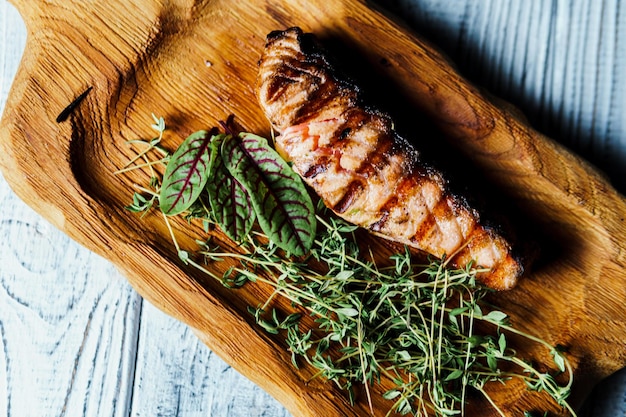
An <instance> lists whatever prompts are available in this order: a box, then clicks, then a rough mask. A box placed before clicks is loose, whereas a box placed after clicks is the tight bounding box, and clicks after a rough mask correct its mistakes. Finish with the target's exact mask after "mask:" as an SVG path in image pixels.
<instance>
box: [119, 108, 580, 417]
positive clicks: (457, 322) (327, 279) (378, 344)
mask: <svg viewBox="0 0 626 417" xmlns="http://www.w3.org/2000/svg"><path fill="white" fill-rule="evenodd" d="M156 120H157V119H156V118H155V121H156ZM155 126H156V128H157V130H158V128H159V127H161V128H164V125H163V126H159V125H158V124H157V125H155ZM160 136H162V130H161V133H160ZM159 140H160V139H159ZM156 145H158V141H152V142H150V143H149V147H152V148H154V147H156ZM146 154H147V152H144V153H143V154H142V158H144V159H145V158H146ZM161 162H164V163H166V162H167V157H166V156H165V159H162V160H161ZM141 166H148V167H150V169H152V168H151V167H152V164H151V163H149V162H148V161H145V163H144V164H142V165H141ZM155 178H158V177H157V176H155V175H152V179H151V181H150V189H152V191H150V189H142V190H140V192H138V193H135V195H134V197H133V204H131V205H130V206H129V209H130V210H131V211H136V212H146V211H148V210H151V209H154V208H157V207H158V200H157V199H156V198H155V196H158V193H159V189H158V187H159V182H158V180H155ZM184 216H185V217H186V218H187V219H188V220H191V219H195V218H199V219H200V220H201V221H202V222H203V223H204V224H205V229H206V228H207V227H206V225H208V224H213V223H214V222H213V218H212V215H211V211H210V210H209V209H208V207H207V206H206V205H205V204H202V202H201V201H200V202H198V204H196V205H194V206H192V207H191V208H190V209H189V211H188V212H187V213H184ZM163 218H164V220H165V221H166V223H167V227H168V230H169V232H170V235H171V237H172V240H173V242H174V245H175V247H176V250H177V252H178V255H179V257H180V259H181V260H182V261H183V262H184V263H185V264H187V265H191V266H193V267H195V268H196V269H198V270H200V271H202V272H203V273H205V274H207V275H208V276H210V277H212V278H214V279H216V280H219V281H220V282H221V283H222V284H223V285H225V286H227V287H229V288H238V287H241V286H243V285H250V284H252V283H262V284H265V285H269V286H270V287H271V288H272V292H271V294H270V295H269V297H268V298H267V299H266V300H263V301H261V302H259V304H258V305H257V306H254V307H252V306H251V307H249V311H250V312H251V314H253V315H254V318H255V320H256V322H257V323H258V325H259V326H261V327H262V328H263V329H265V330H266V331H267V332H269V333H272V334H282V335H284V337H285V342H286V344H287V346H288V349H289V351H290V353H291V359H292V362H293V365H294V366H296V367H301V366H302V365H304V364H307V365H309V366H311V367H313V368H314V369H316V373H315V375H314V377H322V378H326V379H328V380H330V381H333V382H334V383H335V384H337V385H338V386H339V387H341V388H342V389H345V390H346V391H347V392H348V393H349V396H350V398H351V400H352V401H354V400H355V393H356V392H357V390H358V388H359V387H364V390H365V394H366V398H367V401H368V403H369V404H370V407H372V399H371V396H372V393H371V390H370V387H371V386H373V385H374V384H377V383H379V382H380V381H381V380H382V379H383V378H384V379H386V380H387V381H391V382H392V383H393V387H391V388H389V389H388V390H387V391H386V392H385V393H384V394H383V397H384V398H385V399H387V400H389V401H390V407H389V411H388V413H387V415H391V414H393V413H400V414H412V415H414V416H430V415H435V416H452V415H461V416H463V415H464V414H465V406H466V403H467V397H468V392H469V391H475V392H478V393H481V394H482V395H484V396H485V398H486V399H487V401H488V402H489V403H490V404H491V405H492V406H493V407H494V409H496V410H497V411H498V412H499V413H500V414H501V415H502V416H504V413H503V411H502V410H500V409H499V408H498V406H497V404H496V403H495V402H494V401H493V400H492V399H491V398H490V397H489V394H488V392H487V390H486V389H485V386H486V385H487V384H489V383H492V382H498V383H505V382H506V381H508V380H510V379H513V378H519V379H521V380H523V381H524V382H525V384H526V386H527V387H528V389H530V390H533V391H538V392H542V391H543V392H546V393H548V394H549V395H550V396H551V397H552V398H553V399H554V401H555V402H556V403H557V404H559V405H560V406H562V407H563V408H565V409H566V410H567V411H568V412H569V413H570V414H571V415H573V416H575V412H574V410H573V409H572V408H571V407H570V405H569V404H568V403H567V398H568V396H569V393H570V390H571V385H572V378H573V376H572V375H573V372H572V368H571V365H570V364H569V362H568V360H567V358H566V357H565V356H563V355H562V353H561V352H560V351H559V350H558V349H557V348H555V347H553V346H551V345H550V344H549V343H547V342H546V341H544V340H542V339H540V338H538V337H536V336H533V335H530V334H527V333H525V332H523V331H520V330H518V329H516V328H515V327H513V325H512V324H511V323H510V322H509V317H508V316H507V315H506V314H505V313H504V312H501V311H497V310H492V311H487V303H485V302H484V298H485V296H486V295H487V294H489V292H490V290H488V289H486V288H484V287H482V286H481V285H480V284H479V283H477V281H476V274H477V273H478V272H480V271H479V270H476V269H474V268H472V267H471V265H470V266H467V267H466V268H463V269H458V270H455V269H451V268H448V267H447V265H446V262H445V260H431V261H429V262H426V263H420V262H416V260H415V258H414V257H413V256H412V254H411V252H410V251H409V250H408V249H405V250H404V251H403V252H399V253H396V254H394V255H392V256H391V257H389V259H388V260H387V261H386V262H385V263H384V264H383V263H382V262H379V263H380V264H377V262H376V260H375V259H378V258H375V257H374V256H373V254H372V253H371V251H372V249H371V248H369V247H365V248H362V247H360V246H359V245H358V243H357V242H358V238H357V234H358V230H357V227H356V226H354V225H351V224H348V223H346V222H344V221H342V220H341V219H338V218H335V217H333V216H332V215H328V214H327V213H325V212H324V211H323V210H320V212H319V213H318V215H317V224H318V225H319V226H318V230H317V234H316V236H315V239H314V241H313V246H312V248H311V251H310V254H309V255H308V258H306V259H303V258H293V257H286V256H284V252H282V251H281V250H279V249H278V247H277V246H276V245H275V244H273V243H272V241H271V240H270V239H268V238H267V236H265V235H264V234H263V233H260V232H258V231H252V232H251V233H250V234H249V235H248V238H247V239H246V240H245V242H243V243H242V244H241V245H240V246H239V247H240V249H241V251H240V252H229V251H224V250H222V249H221V248H220V247H217V246H215V245H213V244H212V243H211V241H210V240H209V241H198V244H199V250H198V251H197V254H195V255H192V254H189V253H188V252H187V251H185V250H182V249H181V248H180V246H179V245H178V243H177V241H176V236H175V231H174V230H173V228H172V227H171V225H170V224H169V220H168V216H165V215H164V216H163ZM225 259H230V260H231V261H235V265H237V266H234V267H231V268H229V269H228V270H226V271H225V272H224V273H217V272H215V269H214V268H212V267H211V264H212V263H215V262H219V261H223V260H225ZM312 265H315V267H314V266H312ZM278 297H282V298H284V299H286V300H288V301H289V302H290V303H291V304H292V306H293V308H294V310H295V311H296V312H291V313H286V312H284V311H280V310H278V309H277V308H274V307H273V306H274V305H275V304H274V301H275V300H276V299H277V298H278ZM305 316H310V317H311V318H312V319H313V320H314V326H311V325H310V324H306V323H308V322H307V321H306V320H305ZM309 321H310V320H309ZM507 335H516V336H521V337H523V338H525V339H527V340H528V341H531V342H534V343H538V344H539V345H541V346H543V347H545V348H546V349H547V350H548V351H549V352H550V353H551V355H552V357H553V359H554V369H553V370H552V371H551V373H549V372H542V371H540V370H538V369H536V368H535V367H533V366H532V365H531V364H529V363H527V362H526V361H524V360H523V359H522V358H519V357H518V356H517V352H516V351H515V349H513V347H511V346H509V343H508V338H507ZM564 372H567V378H568V380H567V383H566V384H564V385H561V384H559V383H558V382H557V379H556V375H557V374H560V373H564Z"/></svg>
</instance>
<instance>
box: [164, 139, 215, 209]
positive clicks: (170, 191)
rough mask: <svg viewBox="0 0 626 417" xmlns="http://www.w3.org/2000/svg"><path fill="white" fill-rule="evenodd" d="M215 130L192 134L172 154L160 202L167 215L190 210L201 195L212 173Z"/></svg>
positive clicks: (166, 170) (166, 169)
mask: <svg viewBox="0 0 626 417" xmlns="http://www.w3.org/2000/svg"><path fill="white" fill-rule="evenodd" d="M211 137H212V135H211V133H210V132H207V131H205V130H201V131H199V132H195V133H192V134H191V135H189V137H188V138H187V139H185V140H184V141H183V143H181V144H180V146H179V147H178V149H176V152H174V154H173V155H172V157H171V158H170V160H169V162H168V163H167V168H165V174H164V175H163V182H162V184H161V193H160V195H159V205H160V207H161V210H162V211H163V213H165V214H167V215H170V216H171V215H175V214H179V213H181V212H183V211H185V210H187V209H188V208H189V207H190V206H191V205H192V204H193V203H194V202H195V201H196V200H197V199H198V197H199V196H200V193H201V192H202V189H203V188H204V186H205V185H206V181H207V178H208V172H209V157H210V151H209V144H210V142H211Z"/></svg>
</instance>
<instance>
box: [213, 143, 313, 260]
mask: <svg viewBox="0 0 626 417" xmlns="http://www.w3.org/2000/svg"><path fill="white" fill-rule="evenodd" d="M221 155H222V159H223V161H224V165H226V168H227V169H228V171H229V172H230V173H231V174H232V176H233V177H235V178H236V179H237V180H238V181H239V182H240V183H241V184H242V185H243V186H244V187H245V188H246V189H247V190H248V193H249V195H250V199H251V201H252V206H253V207H254V210H255V211H256V215H257V220H258V222H259V225H260V226H261V229H263V231H264V232H265V233H266V234H267V236H268V237H269V238H270V239H271V240H272V241H273V242H274V243H275V244H276V245H277V246H278V247H280V248H282V249H284V250H286V251H288V252H291V253H292V254H294V255H304V254H306V253H307V252H308V251H309V250H310V249H311V245H312V244H313V239H314V237H315V227H316V220H315V212H314V209H313V203H312V202H311V198H310V196H309V194H308V193H307V191H306V189H305V188H304V184H303V183H302V180H301V179H300V177H299V176H298V174H296V173H295V172H294V171H293V170H292V169H291V167H289V165H287V163H286V162H285V161H284V160H283V159H282V158H281V157H280V156H279V155H278V153H276V151H275V150H274V149H272V148H271V147H270V146H269V144H268V143H267V140H266V139H264V138H262V137H259V136H256V135H253V134H250V133H241V134H239V136H238V137H236V136H228V137H227V138H225V139H224V143H223V145H222V151H221Z"/></svg>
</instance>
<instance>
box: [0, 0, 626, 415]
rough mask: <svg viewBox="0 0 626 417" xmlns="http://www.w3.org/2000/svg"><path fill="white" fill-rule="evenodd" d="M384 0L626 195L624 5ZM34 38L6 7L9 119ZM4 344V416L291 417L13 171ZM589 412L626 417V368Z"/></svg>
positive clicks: (3, 43) (1, 326)
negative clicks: (72, 230)
mask: <svg viewBox="0 0 626 417" xmlns="http://www.w3.org/2000/svg"><path fill="white" fill-rule="evenodd" d="M68 1H70V0H68ZM380 3H381V4H384V5H386V6H387V7H389V8H392V9H393V8H395V9H396V10H398V11H400V13H401V15H402V16H403V18H404V19H405V20H407V21H408V22H409V23H410V24H411V25H413V26H414V27H415V28H416V30H418V31H419V32H421V33H423V34H425V35H426V36H427V37H429V38H430V39H431V40H432V41H433V42H434V43H435V44H437V45H439V46H440V47H442V48H444V50H446V51H447V52H448V54H450V55H451V57H452V58H453V60H455V61H456V62H457V63H458V65H459V68H460V70H461V71H462V72H463V73H465V74H466V75H467V76H468V77H470V79H472V80H474V81H475V82H476V83H478V84H480V85H482V86H485V87H487V88H488V89H489V90H491V91H492V92H494V93H495V94H496V95H499V96H501V97H503V98H506V99H507V100H509V101H511V102H513V103H514V104H516V105H518V106H519V107H520V108H521V109H522V110H523V111H524V112H525V113H526V114H527V115H528V116H529V118H530V120H531V122H532V123H533V124H534V126H535V127H537V128H539V129H540V130H542V131H543V132H545V133H547V134H548V135H549V136H551V137H554V138H556V139H557V140H559V141H561V142H562V143H564V144H566V145H567V146H569V147H570V148H572V149H573V150H574V151H576V152H578V153H579V154H581V155H583V156H584V157H586V158H587V159H589V160H590V161H592V162H593V163H595V164H597V165H598V166H599V167H601V168H602V169H603V170H605V171H606V172H607V173H608V175H609V177H610V178H611V179H612V180H613V182H614V183H615V184H616V185H617V186H618V189H620V190H621V191H622V193H624V192H625V190H626V7H624V5H623V4H622V5H620V0H604V1H602V0H452V1H445V2H444V1H438V0H395V1H394V0H380ZM25 40H26V29H25V28H24V24H23V23H22V20H21V18H20V17H19V15H18V14H17V12H16V11H15V10H14V9H13V7H12V6H10V5H9V4H8V3H7V1H6V0H0V112H1V111H2V109H3V108H4V103H5V101H6V98H7V95H8V92H9V88H10V86H11V82H12V79H13V76H14V74H15V71H16V70H17V67H18V64H19V59H20V56H21V54H22V52H23V49H24V46H25ZM625 245H626V242H625ZM625 314H626V309H625ZM0 337H1V338H0V344H1V349H0V417H2V416H7V417H9V416H11V417H30V416H32V417H45V416H72V417H73V416H103V417H104V416H136V417H139V416H179V417H187V416H215V417H221V416H228V417H240V416H241V417H243V416H246V417H247V416H265V417H274V416H288V415H289V414H288V413H287V412H286V411H285V410H284V409H283V408H282V407H281V406H280V404H278V403H277V402H276V401H275V400H273V399H272V398H270V397H269V396H268V395H267V394H265V393H264V392H263V391H261V390H260V389H259V388H257V387H256V386H254V385H253V384H252V383H251V382H249V381H248V380H247V379H245V378H243V377H242V376H240V375H238V374H237V373H236V372H235V371H234V370H232V369H231V368H230V367H229V366H228V365H226V364H225V363H224V362H222V361H221V360H220V359H219V358H217V357H216V356H215V355H213V354H212V353H211V352H210V351H209V350H208V349H207V348H206V347H205V346H204V345H202V344H201V343H200V342H198V340H197V339H196V338H195V336H194V335H193V333H192V332H191V331H190V330H189V329H188V328H187V327H186V326H184V325H183V324H181V323H178V322H176V321H175V320H173V319H171V318H169V317H167V316H165V315H164V314H162V313H161V312H159V311H158V310H157V309H155V308H154V307H153V306H151V305H150V304H148V303H147V302H145V301H143V300H142V299H141V297H139V296H138V295H137V294H136V293H135V292H134V290H133V289H132V288H131V287H130V286H129V285H128V283H127V282H126V281H125V279H124V278H123V277H122V276H121V275H120V274H119V273H118V272H117V271H116V269H115V268H114V267H112V266H111V265H110V264H109V263H107V262H106V261H104V260H103V259H101V258H100V257H98V256H96V255H94V254H92V253H90V252H89V251H87V250H85V249H84V248H82V247H80V246H79V245H77V244H76V243H74V242H72V241H71V240H69V239H68V238H67V237H66V236H65V235H63V234H61V233H60V232H59V231H57V230H56V229H54V228H52V227H51V226H50V225H49V224H48V223H47V222H46V221H44V220H43V219H41V218H40V217H39V216H38V215H37V214H35V213H34V212H33V211H32V210H30V209H29V208H28V207H26V206H25V205H24V204H23V203H22V202H21V201H19V200H18V199H17V197H16V196H15V195H14V194H13V193H12V191H11V190H10V189H9V187H8V185H7V184H6V182H4V180H3V179H2V177H0ZM625 343H626V341H625ZM582 415H584V416H593V417H614V416H626V371H624V372H620V373H618V374H617V375H615V376H614V377H612V378H610V380H608V381H606V382H605V383H604V384H603V385H602V386H601V387H600V388H599V389H597V390H596V393H595V394H594V396H593V398H591V399H590V401H589V402H588V403H587V406H586V409H585V411H584V412H583V413H582Z"/></svg>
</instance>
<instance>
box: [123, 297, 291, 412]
mask: <svg viewBox="0 0 626 417" xmlns="http://www.w3.org/2000/svg"><path fill="white" fill-rule="evenodd" d="M233 337H235V338H236V337H237V335H233ZM137 359H138V360H137V371H136V374H135V386H134V389H133V400H132V404H131V409H130V414H129V415H130V416H133V417H140V416H157V415H158V416H177V417H205V416H214V417H219V416H224V417H226V416H228V417H232V416H250V417H256V416H258V417H261V416H263V417H287V416H289V415H290V414H289V413H288V412H287V411H286V410H285V409H284V408H283V407H282V406H280V404H278V402H277V401H276V400H274V399H273V398H271V397H270V396H269V395H268V394H267V393H265V392H264V391H262V390H261V389H260V388H259V387H257V386H256V385H255V384H253V383H252V382H250V381H249V380H248V379H247V378H245V377H243V376H242V375H241V374H239V373H238V372H237V371H235V370H234V369H233V368H231V367H230V366H229V365H227V364H226V363H224V361H222V360H221V359H220V358H219V357H217V356H216V355H215V354H213V353H212V352H211V351H210V350H209V349H208V348H207V347H206V346H205V345H204V344H202V343H201V342H200V341H199V340H198V338H197V336H196V335H195V334H194V333H193V331H192V330H191V329H189V327H187V326H185V325H184V324H182V323H180V322H177V321H175V320H173V319H172V318H171V317H169V316H167V315H165V314H164V313H163V312H161V311H160V310H158V309H156V308H155V307H154V306H152V305H151V304H150V303H148V302H144V308H143V312H142V319H141V328H140V333H139V346H138V353H137ZM250 360H254V358H250Z"/></svg>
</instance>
